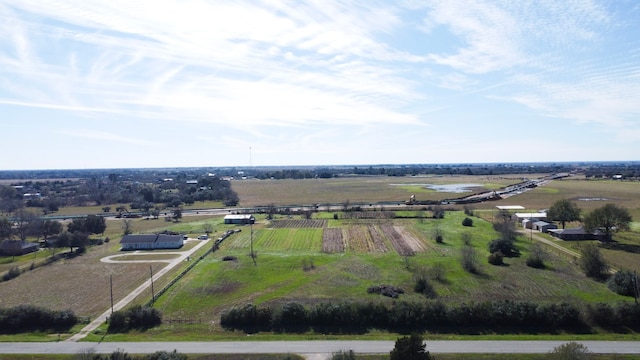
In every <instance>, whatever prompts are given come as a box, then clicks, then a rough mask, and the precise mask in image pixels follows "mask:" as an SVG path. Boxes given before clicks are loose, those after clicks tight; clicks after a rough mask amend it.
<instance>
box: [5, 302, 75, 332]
mask: <svg viewBox="0 0 640 360" xmlns="http://www.w3.org/2000/svg"><path fill="white" fill-rule="evenodd" d="M77 322H78V318H77V317H76V315H75V313H74V312H73V311H72V310H61V311H54V310H49V309H45V308H41V307H38V306H32V305H18V306H15V307H11V308H0V333H3V334H17V333H22V332H32V331H49V330H55V331H66V330H69V329H70V328H71V327H73V326H74V325H75V324H76V323H77Z"/></svg>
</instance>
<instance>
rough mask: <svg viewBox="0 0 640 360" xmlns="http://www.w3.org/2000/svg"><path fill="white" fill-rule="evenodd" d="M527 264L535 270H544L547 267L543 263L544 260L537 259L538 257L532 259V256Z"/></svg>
mask: <svg viewBox="0 0 640 360" xmlns="http://www.w3.org/2000/svg"><path fill="white" fill-rule="evenodd" d="M526 264H527V266H529V267H532V268H535V269H544V267H545V265H544V261H542V259H540V258H537V257H531V256H529V257H528V258H527V260H526Z"/></svg>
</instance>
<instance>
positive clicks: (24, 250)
mask: <svg viewBox="0 0 640 360" xmlns="http://www.w3.org/2000/svg"><path fill="white" fill-rule="evenodd" d="M39 248H40V245H39V244H37V243H32V242H28V241H22V240H3V241H2V243H0V255H3V256H20V255H24V254H28V253H32V252H36V251H38V249H39Z"/></svg>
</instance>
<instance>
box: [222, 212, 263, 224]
mask: <svg viewBox="0 0 640 360" xmlns="http://www.w3.org/2000/svg"><path fill="white" fill-rule="evenodd" d="M255 222H256V218H254V217H253V215H246V214H238V215H226V216H225V217H224V223H225V224H238V225H247V224H255Z"/></svg>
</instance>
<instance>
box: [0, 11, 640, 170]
mask: <svg viewBox="0 0 640 360" xmlns="http://www.w3.org/2000/svg"><path fill="white" fill-rule="evenodd" d="M639 19H640V3H639V2H637V1H624V0H619V1H588V0H580V1H556V0H550V1H544V0H540V1H510V0H509V1H498V0H492V1H474V0H468V1H428V0H427V1H413V0H406V1H402V0H398V1H375V0H363V1H340V2H331V1H328V0H316V1H285V0H265V1H259V0H248V1H202V0H189V1H182V0H154V1H130V0H82V1H78V0H74V1H67V0H55V1H49V0H33V1H31V0H20V1H11V0H0V114H1V117H2V121H1V123H0V124H1V129H2V132H1V133H2V141H1V142H0V144H1V145H0V146H1V148H2V150H3V153H4V154H3V156H2V157H1V160H0V170H12V169H56V168H61V169H68V168H73V169H75V168H129V167H183V166H185V167H190V166H212V167H216V166H240V167H242V166H249V165H253V166H268V165H325V164H326V165H331V164H335V165H344V164H407V163H494V162H498V163H501V162H539V161H558V162H559V161H624V160H640V36H638V34H640V21H639Z"/></svg>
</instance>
